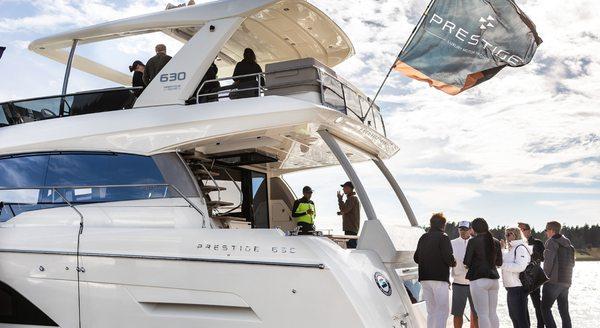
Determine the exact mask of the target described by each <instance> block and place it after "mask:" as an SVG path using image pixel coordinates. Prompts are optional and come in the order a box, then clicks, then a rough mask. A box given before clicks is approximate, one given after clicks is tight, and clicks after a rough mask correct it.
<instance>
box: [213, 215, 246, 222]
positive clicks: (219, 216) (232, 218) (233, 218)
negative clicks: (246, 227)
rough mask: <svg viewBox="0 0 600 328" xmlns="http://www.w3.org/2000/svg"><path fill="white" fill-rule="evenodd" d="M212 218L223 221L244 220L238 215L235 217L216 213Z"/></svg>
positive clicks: (244, 220)
mask: <svg viewBox="0 0 600 328" xmlns="http://www.w3.org/2000/svg"><path fill="white" fill-rule="evenodd" d="M212 218H213V219H215V220H223V221H239V222H246V219H245V218H240V217H237V216H227V215H217V216H213V217H212Z"/></svg>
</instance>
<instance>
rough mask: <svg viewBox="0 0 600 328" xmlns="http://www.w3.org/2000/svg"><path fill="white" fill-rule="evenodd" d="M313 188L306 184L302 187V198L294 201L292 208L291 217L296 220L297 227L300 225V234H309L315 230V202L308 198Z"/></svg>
mask: <svg viewBox="0 0 600 328" xmlns="http://www.w3.org/2000/svg"><path fill="white" fill-rule="evenodd" d="M312 193H313V190H312V188H311V187H309V186H306V187H304V188H302V195H303V196H302V198H300V199H298V200H296V201H295V202H294V207H293V208H292V217H294V218H296V220H297V221H298V227H300V232H299V234H300V235H310V234H312V233H313V231H315V214H316V211H315V203H313V201H312V200H310V198H311V197H312Z"/></svg>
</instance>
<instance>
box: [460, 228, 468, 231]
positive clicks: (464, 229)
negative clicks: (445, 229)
mask: <svg viewBox="0 0 600 328" xmlns="http://www.w3.org/2000/svg"><path fill="white" fill-rule="evenodd" d="M458 230H460V231H469V228H458Z"/></svg>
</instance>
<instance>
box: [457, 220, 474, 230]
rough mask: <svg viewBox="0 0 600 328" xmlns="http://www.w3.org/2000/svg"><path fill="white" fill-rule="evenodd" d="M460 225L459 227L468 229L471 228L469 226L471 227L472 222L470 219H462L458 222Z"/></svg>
mask: <svg viewBox="0 0 600 328" xmlns="http://www.w3.org/2000/svg"><path fill="white" fill-rule="evenodd" d="M458 227H459V228H467V229H469V228H471V222H469V221H460V222H458Z"/></svg>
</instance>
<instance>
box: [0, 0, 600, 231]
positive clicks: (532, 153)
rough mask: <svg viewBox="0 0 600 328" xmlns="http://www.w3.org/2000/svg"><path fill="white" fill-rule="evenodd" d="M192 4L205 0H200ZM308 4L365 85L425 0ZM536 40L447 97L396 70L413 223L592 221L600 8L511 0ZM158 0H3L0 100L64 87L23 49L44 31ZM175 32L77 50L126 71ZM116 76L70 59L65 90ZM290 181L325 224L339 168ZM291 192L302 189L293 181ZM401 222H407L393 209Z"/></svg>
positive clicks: (371, 185)
mask: <svg viewBox="0 0 600 328" xmlns="http://www.w3.org/2000/svg"><path fill="white" fill-rule="evenodd" d="M197 2H201V1H197ZM310 2H311V3H313V4H315V5H317V6H318V7H319V8H321V9H322V10H323V11H325V12H326V13H327V14H329V15H330V16H331V17H332V18H333V19H334V20H335V21H336V22H337V23H338V25H340V27H342V28H343V29H344V30H345V31H346V33H347V34H348V35H349V37H350V39H351V40H352V41H353V42H354V45H355V48H356V55H355V56H354V57H353V58H351V59H349V60H348V61H346V62H345V63H342V64H341V65H339V66H337V67H336V68H335V70H336V71H337V72H338V73H339V74H341V75H342V76H344V77H345V78H347V79H348V80H350V81H352V82H353V83H354V84H356V85H357V86H359V87H360V88H361V89H363V90H364V91H365V92H366V93H367V94H369V95H373V94H374V93H375V91H376V89H377V87H378V84H379V83H380V81H381V80H382V79H383V76H384V75H385V73H386V71H387V69H388V68H389V66H390V65H391V64H392V61H393V59H394V57H395V55H396V54H397V53H398V51H399V50H400V47H401V45H402V43H403V42H404V41H405V40H406V38H407V37H408V35H409V34H410V31H411V30H412V27H413V26H414V24H415V23H416V21H417V20H418V18H419V16H420V15H421V13H422V11H423V9H424V7H425V6H426V2H425V1H424V0H406V1H397V0H389V1H385V0H381V1H373V0H369V1H368V0H335V1H334V0H327V1H316V0H311V1H310ZM516 2H517V3H518V4H519V6H521V8H522V9H523V10H524V11H525V12H526V13H527V15H528V16H529V17H530V18H531V19H532V20H533V21H534V23H536V25H537V28H538V32H539V34H540V36H541V37H542V39H544V43H543V44H542V45H541V46H540V48H539V49H538V52H537V54H536V56H535V57H534V59H533V62H532V63H530V64H529V65H528V66H526V67H523V68H518V69H510V68H509V69H505V70H503V71H502V72H501V73H500V74H498V76H497V77H495V78H494V79H492V80H491V81H488V82H486V83H484V84H482V85H480V86H478V87H476V88H474V89H472V90H468V91H466V92H464V93H462V94H460V95H458V96H455V97H451V96H448V95H445V94H443V93H442V92H439V91H437V90H435V89H431V88H429V87H428V86H427V85H426V84H424V83H420V82H417V81H412V80H409V79H406V78H404V77H403V76H401V75H399V74H398V73H393V74H392V76H391V79H390V80H389V81H388V83H387V85H386V87H385V88H384V89H383V92H382V95H381V97H380V106H381V107H382V109H383V113H384V117H385V119H386V122H387V129H388V133H389V137H390V138H391V139H393V140H394V141H395V142H396V143H398V145H400V147H401V151H400V152H399V153H398V154H397V155H396V156H395V157H394V158H392V159H391V160H389V161H388V166H389V167H390V169H391V170H392V171H393V173H394V174H395V176H396V178H397V179H398V180H399V181H400V183H401V185H402V186H403V187H404V189H405V191H406V193H407V196H408V198H409V201H410V202H411V204H412V206H413V208H414V210H415V213H416V214H417V217H418V218H419V220H420V221H421V222H422V223H425V222H426V221H427V218H428V217H429V216H430V215H431V213H432V212H436V211H443V212H444V213H446V215H447V216H448V217H449V218H450V219H451V220H459V219H465V218H466V219H472V218H474V217H478V216H481V217H485V218H487V219H488V220H489V221H491V224H492V225H497V224H502V225H514V224H515V223H516V221H517V220H526V221H529V222H531V223H533V224H534V225H535V226H536V227H539V228H541V227H543V224H544V222H545V221H547V220H550V219H557V220H559V221H562V222H564V223H566V224H570V225H581V224H584V223H586V222H587V223H600V20H598V19H597V18H596V17H595V16H594V13H597V12H599V11H600V3H599V2H598V1H593V0H578V1H576V2H575V1H569V2H564V1H561V0H517V1H516ZM165 5H166V1H161V0H155V1H143V0H139V1H98V0H81V1H68V0H62V1H38V2H33V1H21V0H2V1H0V46H7V47H8V49H7V51H6V52H5V54H4V56H3V58H2V59H0V73H1V74H2V77H3V78H2V79H0V101H2V100H8V99H17V98H25V97H34V96H41V95H48V94H57V93H59V91H60V86H61V82H62V77H63V74H64V67H63V66H62V65H60V64H57V63H55V62H53V61H50V60H48V59H46V58H43V57H41V56H38V55H36V54H34V53H31V52H29V51H28V50H27V44H28V43H29V42H30V41H31V40H33V39H36V38H39V37H42V36H46V35H48V34H52V33H56V32H60V31H64V30H68V29H71V28H75V27H80V26H86V25H90V24H94V23H99V22H103V21H107V20H113V19H117V18H122V17H128V16H133V15H138V14H143V13H147V12H153V11H158V10H162V9H164V7H165ZM157 41H160V42H164V43H166V44H167V46H168V48H169V49H170V50H171V51H170V52H175V51H176V50H177V49H178V48H179V47H180V44H179V43H178V42H177V41H175V40H171V39H169V37H166V36H162V35H160V34H154V35H148V36H140V37H134V38H131V39H126V40H119V41H110V42H103V43H101V44H97V45H86V46H82V47H81V48H80V49H79V51H81V52H83V53H84V54H86V55H88V56H90V57H92V58H94V59H97V60H98V61H100V62H102V63H108V64H110V65H111V66H113V67H118V68H120V69H121V70H122V71H124V72H127V66H128V65H129V64H130V63H131V62H132V61H133V60H134V59H141V60H144V61H145V60H147V59H148V58H149V57H150V56H151V54H152V49H153V45H154V44H155V43H156V42H157ZM106 86H112V84H111V83H110V82H107V81H102V80H98V79H97V78H94V77H92V76H90V75H87V74H85V73H81V72H78V71H74V72H73V74H72V78H71V84H70V89H69V90H70V91H80V90H86V89H93V88H101V87H106ZM358 170H359V172H360V173H361V174H362V175H363V176H364V177H365V182H366V185H367V189H368V190H369V192H370V193H371V194H372V195H377V196H376V197H373V198H374V199H373V202H374V203H375V206H376V208H377V210H378V215H379V216H380V218H382V219H384V220H386V221H389V222H397V220H398V219H401V220H403V215H402V213H401V208H400V207H399V205H398V204H397V202H396V201H395V200H394V198H393V195H392V193H391V190H390V189H389V187H386V186H385V182H384V180H383V178H382V177H381V176H380V175H378V174H377V172H376V170H375V169H374V167H373V165H372V164H369V163H366V164H361V165H359V166H358ZM287 179H288V180H289V182H290V184H291V185H292V186H293V187H294V189H296V190H300V189H301V188H302V186H303V185H304V184H310V185H312V186H313V187H314V188H315V189H316V193H315V200H316V201H317V206H318V208H319V221H318V225H319V227H321V228H331V229H335V230H339V229H340V222H339V218H337V217H336V215H335V211H336V209H335V205H336V204H335V191H336V190H337V189H338V188H337V186H338V185H339V184H340V183H342V182H343V181H345V180H346V178H345V177H344V174H343V173H342V172H341V169H340V168H339V167H335V168H327V169H319V170H315V171H311V172H306V173H300V174H293V175H290V176H288V177H287ZM298 193H299V192H298ZM402 222H403V221H402Z"/></svg>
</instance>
